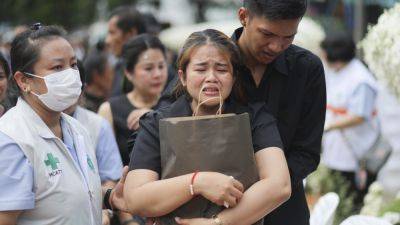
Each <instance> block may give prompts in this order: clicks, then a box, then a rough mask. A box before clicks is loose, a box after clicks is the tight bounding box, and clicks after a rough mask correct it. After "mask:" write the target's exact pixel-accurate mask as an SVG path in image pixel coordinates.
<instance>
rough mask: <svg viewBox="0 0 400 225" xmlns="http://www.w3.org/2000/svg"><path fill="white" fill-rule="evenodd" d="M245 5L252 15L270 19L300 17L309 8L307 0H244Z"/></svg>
mask: <svg viewBox="0 0 400 225" xmlns="http://www.w3.org/2000/svg"><path fill="white" fill-rule="evenodd" d="M243 6H244V7H245V8H246V9H247V10H248V11H249V12H250V16H252V15H255V16H263V17H265V18H266V19H269V20H288V19H298V18H301V17H303V16H304V14H305V13H306V10H307V0H244V1H243Z"/></svg>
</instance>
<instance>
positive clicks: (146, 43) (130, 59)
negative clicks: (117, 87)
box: [122, 34, 166, 71]
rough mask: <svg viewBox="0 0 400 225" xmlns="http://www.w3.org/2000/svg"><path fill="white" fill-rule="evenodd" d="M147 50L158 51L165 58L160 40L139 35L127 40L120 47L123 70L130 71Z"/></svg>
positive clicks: (148, 35)
mask: <svg viewBox="0 0 400 225" xmlns="http://www.w3.org/2000/svg"><path fill="white" fill-rule="evenodd" d="M148 49H159V50H161V52H162V53H163V54H164V56H165V54H166V53H165V47H164V45H163V44H162V43H161V41H160V39H158V38H157V37H156V36H153V35H150V34H141V35H138V36H135V37H133V38H131V39H129V40H128V41H127V42H126V43H125V44H124V46H123V47H122V59H123V60H124V68H125V69H126V70H128V71H132V70H133V69H134V68H135V66H136V64H137V62H138V59H139V56H140V54H142V53H143V52H145V51H146V50H148Z"/></svg>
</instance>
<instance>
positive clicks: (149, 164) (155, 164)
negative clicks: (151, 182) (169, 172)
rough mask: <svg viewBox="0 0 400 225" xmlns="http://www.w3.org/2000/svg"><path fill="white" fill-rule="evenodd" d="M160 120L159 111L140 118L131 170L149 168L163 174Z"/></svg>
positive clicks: (130, 163)
mask: <svg viewBox="0 0 400 225" xmlns="http://www.w3.org/2000/svg"><path fill="white" fill-rule="evenodd" d="M159 120H160V115H159V113H158V112H157V111H153V112H149V113H147V114H145V115H144V116H142V117H141V118H140V121H139V125H140V129H139V131H138V133H137V136H136V139H135V141H134V142H135V143H134V146H133V150H132V153H131V156H130V157H131V160H130V162H129V170H134V169H148V170H153V171H155V172H157V173H158V174H161V158H160V137H159V130H158V122H159Z"/></svg>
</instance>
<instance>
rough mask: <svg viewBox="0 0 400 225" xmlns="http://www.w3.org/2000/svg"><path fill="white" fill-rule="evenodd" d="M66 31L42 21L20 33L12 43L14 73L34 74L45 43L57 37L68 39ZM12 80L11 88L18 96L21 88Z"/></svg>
mask: <svg viewBox="0 0 400 225" xmlns="http://www.w3.org/2000/svg"><path fill="white" fill-rule="evenodd" d="M66 33H67V32H66V31H65V30H64V29H63V28H61V27H59V26H42V25H41V24H40V23H35V24H34V25H32V26H31V28H30V29H28V30H26V31H24V32H22V33H20V34H18V35H17V36H16V37H15V38H14V40H13V41H12V43H11V50H10V56H11V57H10V58H11V71H12V73H13V74H15V72H17V71H20V72H22V73H23V74H24V75H25V76H28V75H27V74H26V73H33V74H34V73H35V72H34V71H33V66H34V65H35V63H36V62H37V61H38V60H39V56H40V50H41V47H42V46H43V44H44V43H45V42H48V41H50V40H54V39H56V38H64V39H66ZM11 81H12V82H11V84H10V85H11V88H10V90H12V92H13V94H14V95H15V96H17V95H19V94H20V91H21V90H20V88H19V86H18V85H17V83H16V82H15V79H11ZM18 92H19V93H18Z"/></svg>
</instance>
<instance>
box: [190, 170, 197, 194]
mask: <svg viewBox="0 0 400 225" xmlns="http://www.w3.org/2000/svg"><path fill="white" fill-rule="evenodd" d="M198 173H199V171H196V172H194V173H193V176H192V180H191V181H190V185H189V189H190V194H191V195H194V189H193V184H194V179H195V178H196V176H197V174H198Z"/></svg>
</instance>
